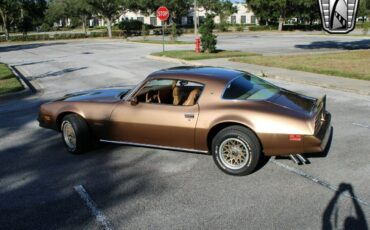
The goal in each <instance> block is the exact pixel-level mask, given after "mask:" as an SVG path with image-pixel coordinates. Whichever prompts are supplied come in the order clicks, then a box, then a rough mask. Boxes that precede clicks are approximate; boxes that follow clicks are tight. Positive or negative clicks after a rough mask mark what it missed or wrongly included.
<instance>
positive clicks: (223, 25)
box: [217, 21, 229, 32]
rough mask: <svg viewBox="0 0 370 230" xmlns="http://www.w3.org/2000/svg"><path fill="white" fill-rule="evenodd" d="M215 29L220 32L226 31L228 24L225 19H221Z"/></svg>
mask: <svg viewBox="0 0 370 230" xmlns="http://www.w3.org/2000/svg"><path fill="white" fill-rule="evenodd" d="M217 29H218V31H220V32H227V31H228V30H229V24H228V23H227V22H225V21H221V22H220V23H219V24H218V25H217Z"/></svg>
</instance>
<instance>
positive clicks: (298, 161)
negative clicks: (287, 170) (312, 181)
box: [289, 154, 301, 165]
mask: <svg viewBox="0 0 370 230" xmlns="http://www.w3.org/2000/svg"><path fill="white" fill-rule="evenodd" d="M289 157H290V159H291V160H292V161H293V162H294V163H296V164H297V165H299V164H301V161H300V160H299V159H298V158H297V157H296V156H295V155H293V154H290V155H289Z"/></svg>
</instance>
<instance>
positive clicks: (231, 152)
mask: <svg viewBox="0 0 370 230" xmlns="http://www.w3.org/2000/svg"><path fill="white" fill-rule="evenodd" d="M212 153H213V160H214V161H215V163H216V165H217V166H218V167H219V168H220V169H221V170H222V171H223V172H225V173H227V174H231V175H237V176H242V175H248V174H251V173H252V172H253V171H254V170H255V169H256V167H257V165H258V162H259V160H260V157H261V146H260V143H259V141H258V138H257V137H256V135H255V134H254V133H253V132H252V131H251V130H249V129H247V128H244V127H242V126H230V127H227V128H225V129H223V130H221V131H220V132H219V133H218V134H217V135H216V136H215V137H214V138H213V140H212Z"/></svg>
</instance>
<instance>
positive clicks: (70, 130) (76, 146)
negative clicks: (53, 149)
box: [61, 114, 92, 154]
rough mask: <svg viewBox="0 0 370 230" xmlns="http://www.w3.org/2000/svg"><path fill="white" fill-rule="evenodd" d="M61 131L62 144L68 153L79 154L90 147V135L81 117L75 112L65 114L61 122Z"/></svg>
mask: <svg viewBox="0 0 370 230" xmlns="http://www.w3.org/2000/svg"><path fill="white" fill-rule="evenodd" d="M61 132H62V139H63V142H64V145H65V147H66V149H67V150H68V151H69V152H70V153H73V154H81V153H84V152H87V151H88V150H89V149H90V146H91V145H92V141H91V135H90V132H89V127H88V126H87V123H86V121H85V120H84V119H83V118H82V117H80V116H78V115H76V114H69V115H67V116H65V117H64V118H63V121H62V124H61Z"/></svg>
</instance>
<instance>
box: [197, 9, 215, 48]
mask: <svg viewBox="0 0 370 230" xmlns="http://www.w3.org/2000/svg"><path fill="white" fill-rule="evenodd" d="M214 29H215V23H214V21H213V15H211V14H207V16H206V18H205V20H204V23H203V25H201V26H200V28H199V32H200V33H201V34H202V36H201V37H200V40H201V45H202V52H206V53H215V52H216V44H217V36H216V35H214V34H213V30H214Z"/></svg>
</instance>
